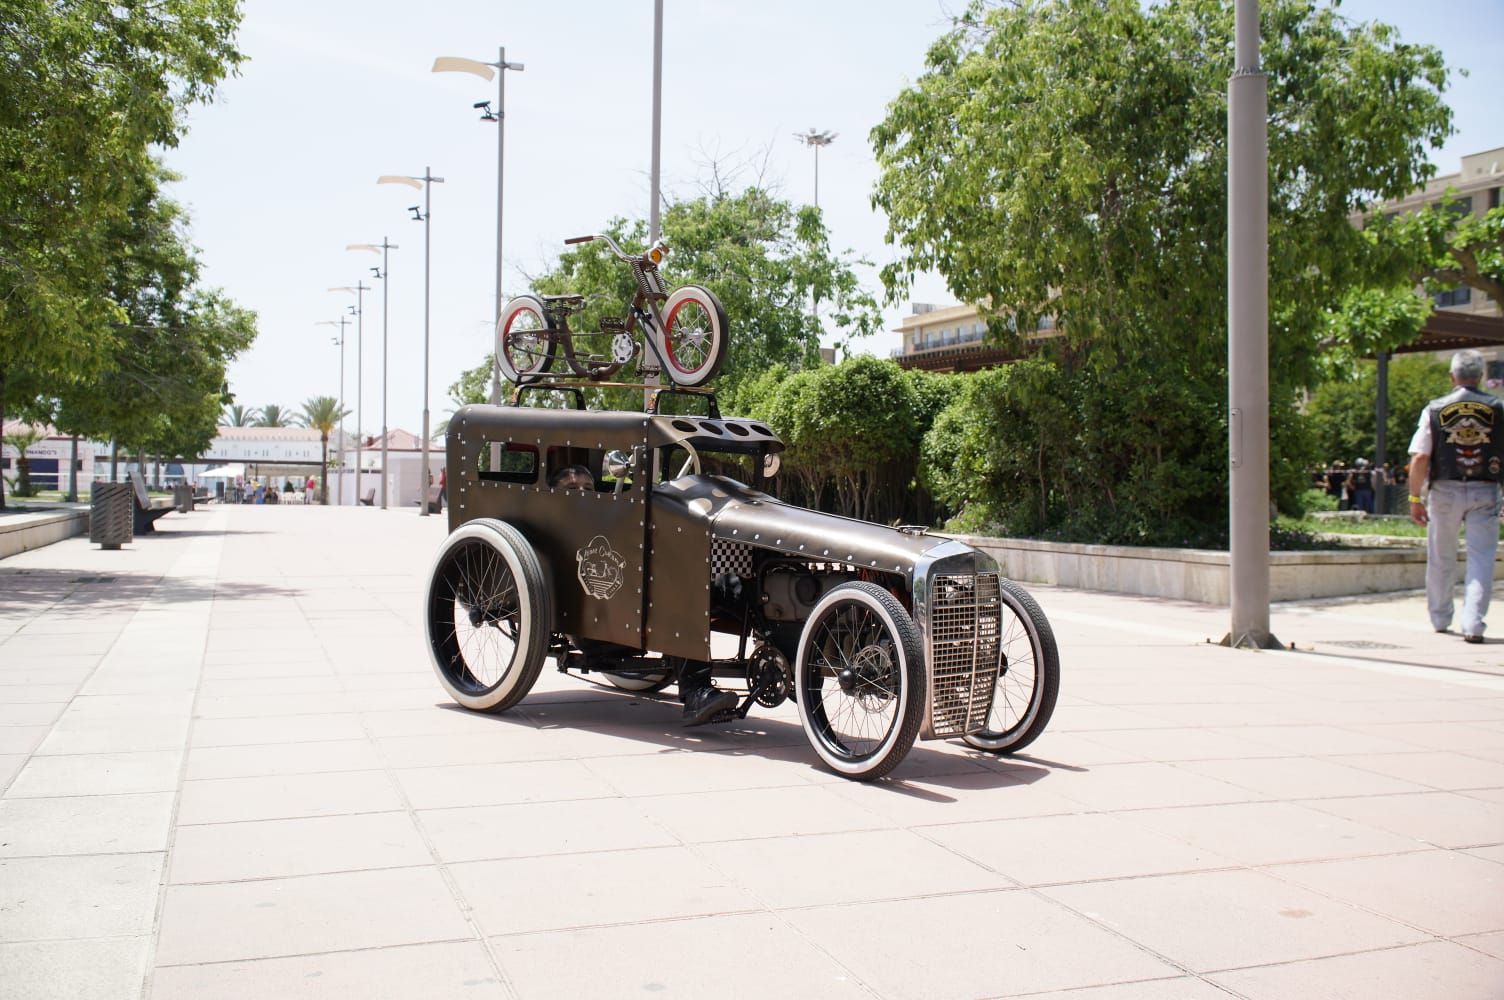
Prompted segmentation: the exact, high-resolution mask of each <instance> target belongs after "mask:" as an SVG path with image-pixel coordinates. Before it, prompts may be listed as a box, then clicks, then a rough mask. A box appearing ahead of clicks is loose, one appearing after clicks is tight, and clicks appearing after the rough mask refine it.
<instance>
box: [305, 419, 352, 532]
mask: <svg viewBox="0 0 1504 1000" xmlns="http://www.w3.org/2000/svg"><path fill="white" fill-rule="evenodd" d="M349 415H350V411H349V410H341V409H340V408H339V400H337V399H335V398H334V397H333V396H314V397H313V398H312V399H310V400H308V401H307V402H306V403H304V404H303V414H302V416H303V423H304V426H307V427H313V428H315V429H317V430H318V432H319V444H320V445H321V446H322V447H323V457H322V460H321V462H320V468H319V484H320V485H319V502H320V503H322V504H326V505H327V504H328V503H329V435H330V434H332V433H334V428H336V427H338V426H339V422H340V421H341V420H343V419H345V417H347V416H349Z"/></svg>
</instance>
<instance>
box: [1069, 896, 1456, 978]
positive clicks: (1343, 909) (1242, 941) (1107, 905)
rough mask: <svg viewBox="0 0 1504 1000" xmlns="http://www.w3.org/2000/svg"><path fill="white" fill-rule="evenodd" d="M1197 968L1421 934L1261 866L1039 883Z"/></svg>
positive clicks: (1336, 951) (1365, 946)
mask: <svg viewBox="0 0 1504 1000" xmlns="http://www.w3.org/2000/svg"><path fill="white" fill-rule="evenodd" d="M1040 891H1041V892H1043V893H1044V894H1045V895H1046V896H1048V897H1049V898H1051V899H1055V900H1058V901H1060V902H1061V903H1064V904H1065V905H1066V906H1068V907H1070V908H1071V909H1072V910H1074V911H1076V912H1077V913H1079V914H1081V915H1082V916H1083V917H1084V918H1090V919H1091V920H1093V921H1095V922H1097V923H1099V924H1101V925H1102V926H1104V927H1109V928H1112V929H1113V930H1115V931H1117V932H1118V933H1120V934H1123V935H1124V936H1126V937H1128V938H1129V939H1131V940H1133V941H1138V942H1141V943H1142V944H1144V945H1146V946H1147V947H1148V948H1150V949H1151V950H1152V951H1154V952H1155V953H1157V954H1160V955H1163V956H1165V957H1166V958H1167V959H1169V960H1171V961H1173V962H1176V963H1178V964H1179V965H1181V966H1182V967H1184V968H1187V969H1191V970H1193V971H1196V972H1211V971H1213V970H1218V969H1233V968H1242V967H1244V966H1249V965H1256V964H1273V963H1279V962H1292V961H1297V960H1299V959H1303V958H1319V957H1323V956H1327V955H1341V954H1346V953H1348V952H1354V951H1372V950H1375V949H1379V948H1390V947H1393V946H1395V945H1401V944H1412V943H1415V942H1417V941H1424V940H1427V939H1428V938H1429V935H1428V934H1427V933H1425V932H1423V931H1420V930H1418V929H1416V928H1414V927H1410V926H1407V925H1405V924H1403V923H1401V922H1398V921H1395V920H1392V919H1388V918H1385V917H1380V916H1377V915H1374V914H1372V913H1369V912H1367V911H1365V910H1363V909H1361V908H1359V907H1357V906H1354V905H1351V904H1349V903H1345V902H1341V901H1339V900H1336V899H1333V898H1331V897H1329V896H1325V895H1321V894H1318V893H1316V892H1312V891H1309V890H1307V889H1303V888H1301V887H1300V886H1297V885H1294V884H1292V883H1290V882H1288V881H1285V880H1283V879H1278V878H1275V877H1273V876H1270V875H1266V874H1262V873H1260V872H1254V871H1218V872H1201V873H1196V874H1190V875H1161V876H1154V877H1151V878H1139V879H1124V880H1122V881H1116V882H1089V883H1082V884H1079V885H1068V886H1057V887H1055V888H1051V889H1043V890H1040Z"/></svg>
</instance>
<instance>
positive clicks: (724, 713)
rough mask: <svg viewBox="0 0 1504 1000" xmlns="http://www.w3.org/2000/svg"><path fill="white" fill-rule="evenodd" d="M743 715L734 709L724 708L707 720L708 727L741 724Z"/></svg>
mask: <svg viewBox="0 0 1504 1000" xmlns="http://www.w3.org/2000/svg"><path fill="white" fill-rule="evenodd" d="M740 721H741V715H740V714H738V713H737V710H736V709H734V708H723V709H721V710H720V711H719V712H717V713H715V714H714V715H712V716H711V717H710V718H709V719H706V720H705V723H706V725H712V726H713V725H715V724H717V723H720V722H740Z"/></svg>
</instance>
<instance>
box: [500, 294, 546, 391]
mask: <svg viewBox="0 0 1504 1000" xmlns="http://www.w3.org/2000/svg"><path fill="white" fill-rule="evenodd" d="M554 350H555V342H554V333H553V331H552V330H550V329H549V328H548V320H547V318H546V314H545V313H544V311H543V302H542V300H541V299H539V298H538V297H537V296H535V295H519V296H517V297H516V298H515V299H512V300H511V301H510V302H508V303H507V305H506V308H505V309H503V310H502V311H501V317H500V318H499V319H497V321H496V364H497V366H498V367H499V368H500V369H501V373H502V374H503V375H505V376H506V377H507V381H509V382H511V383H513V384H515V385H526V384H527V383H529V382H532V381H534V380H536V379H538V378H540V377H542V376H543V375H544V373H546V372H547V371H548V370H549V368H550V367H551V366H552V365H553V361H554Z"/></svg>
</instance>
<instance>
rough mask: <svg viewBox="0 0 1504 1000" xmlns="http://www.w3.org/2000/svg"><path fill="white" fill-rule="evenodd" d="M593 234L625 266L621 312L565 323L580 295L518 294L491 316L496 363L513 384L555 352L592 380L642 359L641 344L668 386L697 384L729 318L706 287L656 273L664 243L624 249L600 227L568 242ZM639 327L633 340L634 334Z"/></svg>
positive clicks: (536, 375) (534, 373) (718, 354)
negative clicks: (627, 299) (588, 325)
mask: <svg viewBox="0 0 1504 1000" xmlns="http://www.w3.org/2000/svg"><path fill="white" fill-rule="evenodd" d="M592 240H601V241H603V242H604V243H605V244H606V245H607V246H609V247H610V248H611V252H612V253H613V254H615V256H616V259H617V260H620V261H622V262H623V263H625V264H627V265H628V266H629V267H631V269H632V276H633V278H635V279H636V281H637V293H636V295H634V296H633V297H632V302H631V304H630V305H629V306H628V307H627V312H626V315H624V316H619V317H610V318H608V319H606V320H604V321H602V323H601V329H600V330H599V331H595V332H583V331H576V330H571V329H570V328H569V317H570V316H571V315H572V314H573V313H575V312H578V311H579V310H580V309H581V308H583V307H584V304H585V297H584V296H583V295H519V296H517V297H516V298H514V299H512V300H511V301H510V302H508V303H507V305H506V308H505V309H503V310H502V311H501V316H500V318H498V319H497V321H496V363H497V365H498V366H499V367H500V368H501V373H502V374H503V375H505V376H506V377H507V379H508V380H509V381H511V382H512V383H514V384H516V385H519V386H521V385H527V384H529V383H531V382H536V381H537V380H539V379H541V378H543V377H544V376H545V375H547V374H548V373H549V371H550V370H551V369H552V368H553V366H554V363H555V362H556V361H557V360H558V358H559V356H560V354H562V355H563V359H564V361H565V363H566V364H568V366H569V368H570V369H571V370H572V371H573V373H574V374H575V375H577V376H579V377H581V378H587V379H591V380H592V381H597V382H598V381H603V380H605V379H609V378H610V377H611V376H613V375H615V374H616V373H617V372H618V371H620V370H621V368H622V367H623V366H624V365H626V364H627V363H629V362H631V361H632V360H633V359H640V360H639V365H638V370H639V372H641V371H642V370H643V366H642V363H641V361H642V360H645V353H644V351H643V348H642V345H643V344H646V345H647V348H648V350H649V351H651V352H652V355H653V356H654V358H655V359H656V361H657V367H658V368H660V369H661V370H662V371H663V373H664V374H665V375H667V376H668V378H669V381H670V382H671V383H672V384H674V385H684V386H697V385H703V384H704V383H706V382H708V381H709V380H710V379H712V378H714V377H715V374H716V372H718V371H720V368H721V365H722V363H723V362H724V361H725V360H726V338H727V334H728V332H729V328H730V323H729V321H728V320H727V319H726V310H725V309H724V308H722V306H721V303H720V300H719V299H717V298H716V297H715V293H713V292H712V291H711V290H710V289H708V288H704V287H702V286H700V285H684V286H682V287H680V288H676V289H674V290H673V291H672V292H670V291H669V290H668V289H667V287H666V286H665V285H664V283H663V278H662V277H661V276H660V275H659V273H658V264H659V262H661V261H662V260H663V258H664V257H665V256H666V255H667V254H668V244H667V243H663V242H661V241H660V242H658V243H656V244H654V245H653V246H651V247H649V248H648V249H647V250H646V251H645V252H643V253H640V254H629V253H627V252H626V251H625V250H623V249H622V248H621V247H620V246H619V245H618V244H617V242H616V241H615V240H613V239H612V238H611V237H610V236H607V235H605V234H604V233H596V234H593V235H590V236H576V237H573V238H572V239H567V240H565V241H564V242H565V243H566V244H569V245H573V244H578V243H589V242H591V241H592ZM639 331H641V333H642V338H641V342H639V339H638V336H637V334H638V332H639Z"/></svg>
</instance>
